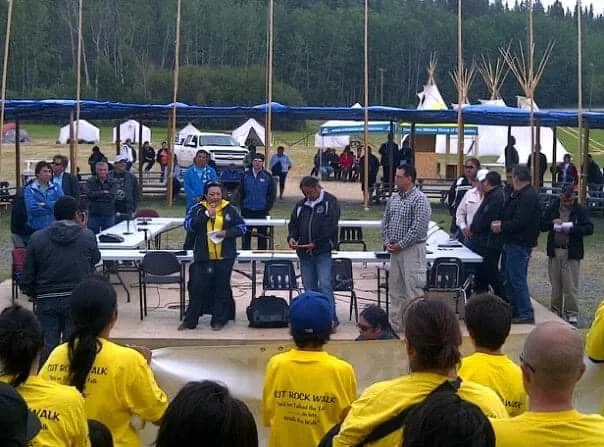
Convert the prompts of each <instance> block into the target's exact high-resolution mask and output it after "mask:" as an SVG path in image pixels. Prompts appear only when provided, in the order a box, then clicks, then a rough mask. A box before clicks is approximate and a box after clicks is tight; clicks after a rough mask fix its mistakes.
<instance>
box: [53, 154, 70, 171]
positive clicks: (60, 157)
mask: <svg viewBox="0 0 604 447" xmlns="http://www.w3.org/2000/svg"><path fill="white" fill-rule="evenodd" d="M55 160H61V166H63V167H64V168H66V167H67V163H68V162H69V160H68V159H67V157H66V156H65V155H61V154H57V155H55V156H54V157H52V161H53V162H54V161H55Z"/></svg>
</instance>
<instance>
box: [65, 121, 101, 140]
mask: <svg viewBox="0 0 604 447" xmlns="http://www.w3.org/2000/svg"><path fill="white" fill-rule="evenodd" d="M76 123H77V126H78V127H77V128H78V140H79V142H80V143H88V144H93V143H98V142H99V141H100V140H101V131H100V129H99V128H98V127H96V126H94V125H92V124H90V123H89V122H88V121H86V120H79V121H77V122H76V121H74V123H73V132H74V135H75V130H76ZM57 143H59V144H67V143H69V124H67V125H66V126H63V127H61V130H60V131H59V138H58V139H57Z"/></svg>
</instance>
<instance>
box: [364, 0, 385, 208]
mask: <svg viewBox="0 0 604 447" xmlns="http://www.w3.org/2000/svg"><path fill="white" fill-rule="evenodd" d="M364 29H365V33H364V49H363V52H364V58H365V70H364V77H365V79H364V83H365V85H364V90H365V92H364V93H365V98H364V102H365V104H364V109H365V113H364V115H365V117H364V119H365V123H364V134H365V135H364V139H365V141H364V146H365V160H364V161H365V171H364V175H363V185H364V188H363V204H364V205H365V211H368V210H369V131H368V127H369V109H368V107H369V48H368V40H369V33H368V30H369V0H365V27H364ZM390 168H391V169H392V166H391V167H390ZM391 183H392V182H391Z"/></svg>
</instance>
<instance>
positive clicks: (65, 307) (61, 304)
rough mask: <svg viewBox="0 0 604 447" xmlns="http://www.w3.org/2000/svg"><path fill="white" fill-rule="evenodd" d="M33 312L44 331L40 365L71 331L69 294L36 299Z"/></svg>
mask: <svg viewBox="0 0 604 447" xmlns="http://www.w3.org/2000/svg"><path fill="white" fill-rule="evenodd" d="M35 314H36V317H37V318H38V321H39V322H40V326H42V332H43V333H44V348H43V349H42V354H41V355H40V366H42V365H43V364H44V362H46V359H47V358H48V356H49V355H50V353H51V352H52V350H53V349H54V348H56V347H57V346H58V345H59V344H61V343H62V342H65V341H67V339H68V338H69V337H70V336H71V333H72V332H73V322H72V321H71V295H69V296H65V297H59V298H42V299H39V300H36V307H35Z"/></svg>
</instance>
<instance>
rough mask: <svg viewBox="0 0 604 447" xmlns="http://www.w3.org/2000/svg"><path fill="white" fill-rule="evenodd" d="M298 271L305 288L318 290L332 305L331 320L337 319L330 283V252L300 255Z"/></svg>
mask: <svg viewBox="0 0 604 447" xmlns="http://www.w3.org/2000/svg"><path fill="white" fill-rule="evenodd" d="M300 272H301V273H302V285H303V286H304V289H305V290H318V291H320V292H321V293H322V294H323V295H325V296H326V297H327V298H329V301H330V303H331V306H332V312H333V321H338V316H337V314H336V302H335V300H334V297H333V286H332V284H331V252H330V251H328V252H325V253H321V254H319V255H316V256H301V257H300Z"/></svg>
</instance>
